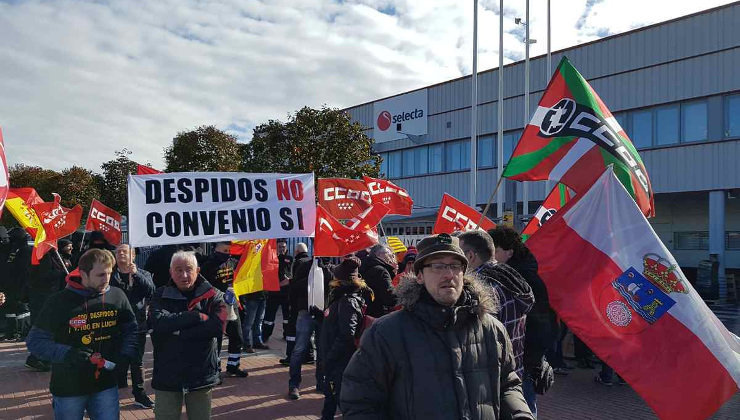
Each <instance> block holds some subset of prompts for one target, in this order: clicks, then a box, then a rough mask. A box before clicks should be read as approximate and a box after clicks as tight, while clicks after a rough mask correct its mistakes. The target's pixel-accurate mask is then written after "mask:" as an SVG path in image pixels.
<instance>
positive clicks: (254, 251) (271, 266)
mask: <svg viewBox="0 0 740 420" xmlns="http://www.w3.org/2000/svg"><path fill="white" fill-rule="evenodd" d="M261 290H265V291H268V292H277V291H279V290H280V281H279V279H278V257H277V240H275V239H254V240H249V241H246V244H245V247H244V252H243V253H242V256H241V258H240V259H239V263H238V264H237V266H236V269H235V270H234V294H236V295H237V296H241V295H246V294H248V293H254V292H259V291H261Z"/></svg>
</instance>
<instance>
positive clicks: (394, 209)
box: [362, 176, 414, 216]
mask: <svg viewBox="0 0 740 420" xmlns="http://www.w3.org/2000/svg"><path fill="white" fill-rule="evenodd" d="M362 178H363V179H364V181H365V185H367V189H368V191H370V199H371V200H372V202H373V204H378V203H379V204H382V205H384V206H386V207H388V214H398V215H401V216H411V209H412V207H413V206H414V200H412V199H411V196H409V193H408V192H406V190H404V189H403V188H401V187H399V186H397V185H396V184H394V183H392V182H390V181H387V180H385V179H377V178H370V177H369V176H364V177H362Z"/></svg>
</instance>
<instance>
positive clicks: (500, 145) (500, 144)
mask: <svg viewBox="0 0 740 420" xmlns="http://www.w3.org/2000/svg"><path fill="white" fill-rule="evenodd" d="M497 108H498V134H497V135H496V155H497V156H496V158H497V159H496V161H497V168H498V171H497V172H498V177H499V181H498V182H501V175H502V174H503V173H504V0H499V24H498V103H497ZM496 209H497V211H496V213H497V216H498V219H499V220H501V219H502V218H503V217H504V189H503V188H499V189H498V192H497V196H496ZM484 216H485V214H484Z"/></svg>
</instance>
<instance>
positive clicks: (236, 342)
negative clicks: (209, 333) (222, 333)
mask: <svg viewBox="0 0 740 420" xmlns="http://www.w3.org/2000/svg"><path fill="white" fill-rule="evenodd" d="M237 309H238V308H234V312H235V313H236V319H235V320H233V321H226V336H227V337H229V348H228V351H229V356H228V359H227V363H228V364H229V365H234V366H237V367H238V366H239V359H240V357H241V354H242V343H244V338H242V323H241V320H240V319H239V311H238V310H237ZM222 341H223V338H222V339H221V340H218V354H219V360H218V364H219V369H220V368H221V358H220V355H221V344H222V343H221V342H222Z"/></svg>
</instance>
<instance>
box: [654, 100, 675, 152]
mask: <svg viewBox="0 0 740 420" xmlns="http://www.w3.org/2000/svg"><path fill="white" fill-rule="evenodd" d="M678 128H679V126H678V105H669V106H665V107H661V108H658V109H656V110H655V144H657V145H659V146H661V145H665V144H674V143H678Z"/></svg>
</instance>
